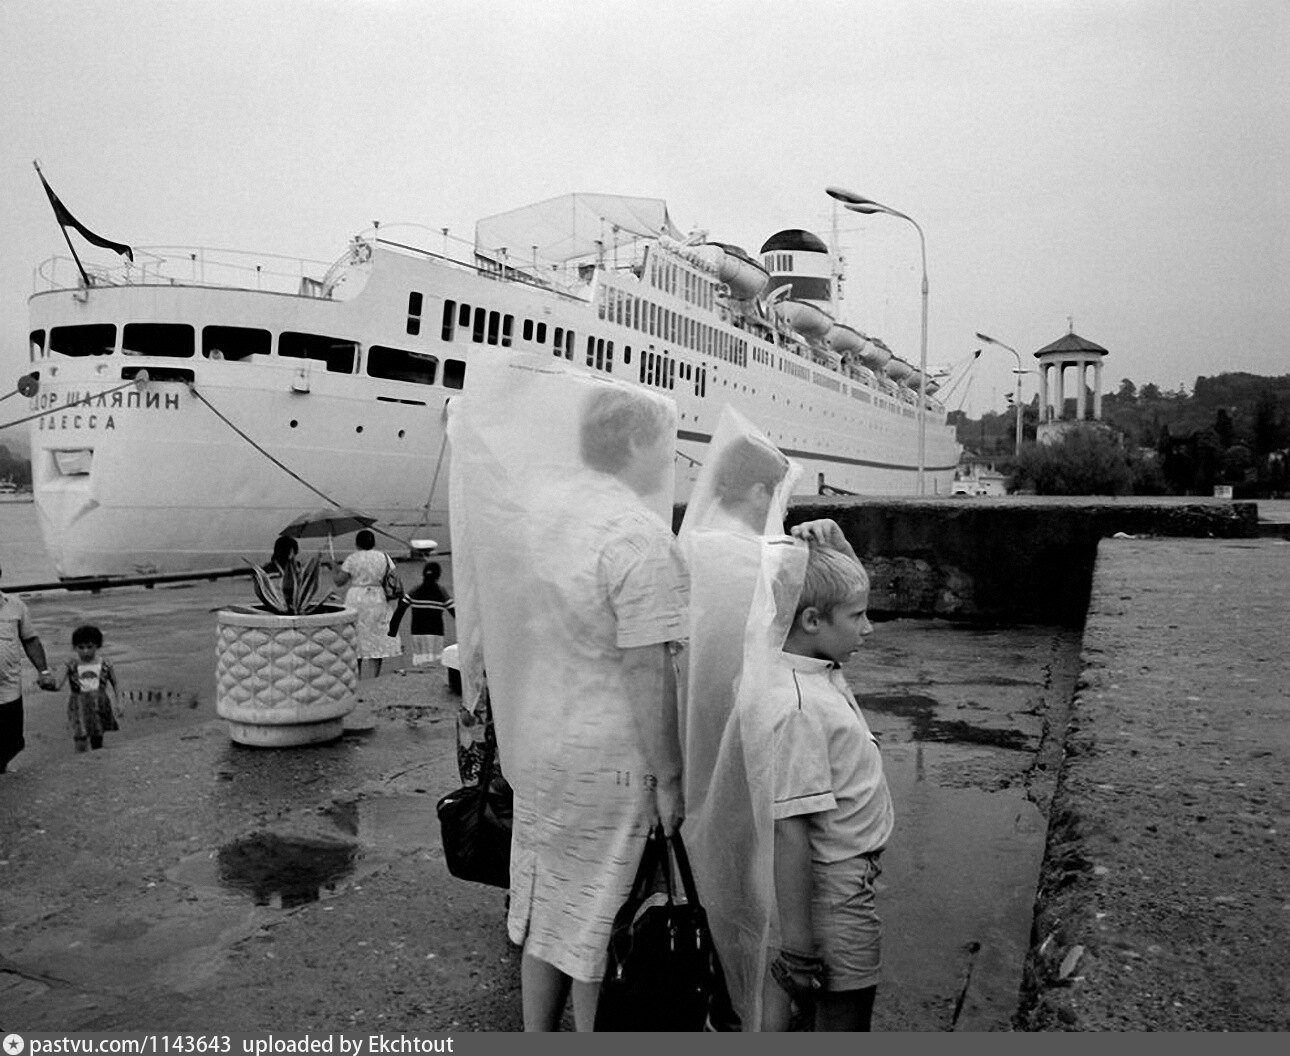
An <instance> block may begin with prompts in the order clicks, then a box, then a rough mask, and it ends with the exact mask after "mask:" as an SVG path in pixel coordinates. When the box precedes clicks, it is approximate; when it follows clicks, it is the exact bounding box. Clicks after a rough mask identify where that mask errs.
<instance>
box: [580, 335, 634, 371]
mask: <svg viewBox="0 0 1290 1056" xmlns="http://www.w3.org/2000/svg"><path fill="white" fill-rule="evenodd" d="M627 355H628V357H629V359H630V357H631V349H630V348H629V349H628V350H627ZM587 366H589V367H594V368H595V369H596V370H604V371H608V372H610V373H612V372H613V369H614V343H613V342H612V341H606V340H605V339H604V338H603V337H591V336H590V335H588V337H587Z"/></svg>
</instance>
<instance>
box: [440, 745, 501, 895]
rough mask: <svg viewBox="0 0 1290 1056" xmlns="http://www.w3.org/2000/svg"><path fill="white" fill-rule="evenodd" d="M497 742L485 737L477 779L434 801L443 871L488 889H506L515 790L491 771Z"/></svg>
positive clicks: (493, 768)
mask: <svg viewBox="0 0 1290 1056" xmlns="http://www.w3.org/2000/svg"><path fill="white" fill-rule="evenodd" d="M496 756H497V744H496V742H495V741H494V740H493V739H492V738H491V737H488V738H486V739H485V742H484V758H483V760H482V761H481V763H480V767H479V780H478V781H477V782H475V783H474V784H471V785H463V786H462V787H461V788H459V789H457V790H456V791H455V792H449V793H448V794H447V795H446V796H444V797H443V799H441V800H439V804H438V806H436V807H435V813H436V814H438V815H439V833H440V835H441V836H442V838H443V856H444V858H445V859H446V861H447V863H448V872H450V873H452V875H453V876H455V877H457V878H458V879H459V880H473V881H474V882H475V883H479V884H491V885H492V886H493V887H510V886H511V820H512V817H513V815H514V798H515V796H514V792H513V791H512V790H511V786H510V783H509V782H508V781H507V780H506V778H504V777H503V776H502V775H501V774H500V773H494V770H495V767H494V762H495V759H496Z"/></svg>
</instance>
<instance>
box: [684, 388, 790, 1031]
mask: <svg viewBox="0 0 1290 1056" xmlns="http://www.w3.org/2000/svg"><path fill="white" fill-rule="evenodd" d="M800 473H801V467H800V466H799V465H798V464H797V463H794V462H791V461H790V460H789V459H787V458H785V457H784V455H783V454H781V453H780V452H779V451H778V450H777V449H776V448H775V447H774V446H773V445H772V444H771V443H770V441H769V440H768V439H767V438H766V437H765V436H764V435H763V434H762V433H760V432H759V431H758V430H757V428H756V427H755V426H753V425H752V424H751V423H749V422H748V421H747V420H746V419H744V418H743V417H741V416H740V415H739V414H738V413H737V412H735V411H734V410H733V409H731V408H729V407H727V408H726V409H725V410H724V411H723V412H722V416H721V419H720V420H719V422H718V423H717V429H716V432H715V433H714V435H713V438H712V442H711V443H710V444H709V446H708V450H707V453H706V455H705V457H704V461H703V468H702V470H701V471H700V474H699V478H698V480H697V481H696V482H695V485H694V489H693V491H692V493H691V496H690V500H689V503H688V504H687V506H686V512H685V518H684V520H683V521H682V523H681V531H680V544H681V549H682V553H683V554H684V555H685V559H686V563H687V566H688V568H689V572H690V647H689V649H688V650H687V655H686V664H685V667H686V669H687V670H686V677H685V680H684V684H685V692H684V693H683V694H682V703H681V707H682V718H681V730H682V743H683V745H684V770H683V773H684V781H683V786H684V789H685V808H686V820H685V827H684V833H685V839H686V846H687V847H689V848H690V849H691V850H690V857H691V862H692V865H693V867H694V871H695V882H696V884H697V885H698V889H699V900H700V901H701V902H702V903H703V905H704V907H705V908H706V910H707V913H708V922H709V925H710V926H711V928H712V933H713V939H714V941H715V942H716V945H717V952H718V955H719V956H720V958H721V961H722V967H723V968H724V970H725V975H726V983H727V987H728V989H729V991H730V998H731V1002H732V1004H733V1005H734V1010H735V1012H736V1014H737V1015H738V1016H739V1018H740V1021H741V1023H742V1027H743V1029H744V1030H757V1029H759V1028H760V1024H761V997H762V980H763V978H764V976H765V972H766V965H767V957H768V950H769V949H770V948H771V946H772V944H777V941H778V940H777V935H776V932H777V927H778V925H777V914H776V910H775V883H774V831H775V823H774V818H773V816H772V805H773V800H774V770H773V753H772V747H773V736H774V719H773V716H772V715H771V714H769V713H768V712H767V710H766V708H765V706H764V700H763V699H762V697H761V695H760V692H759V690H760V688H761V687H762V686H764V685H765V684H766V671H767V668H768V665H769V664H770V663H771V662H772V660H773V658H774V657H775V655H776V654H777V653H778V651H779V649H780V647H781V646H782V645H783V642H784V638H785V636H786V634H787V632H788V621H789V619H790V618H791V616H792V613H793V607H794V604H795V603H796V600H797V596H798V594H799V593H800V592H801V584H802V576H803V573H804V570H805V566H806V548H805V547H803V546H800V545H796V544H795V543H794V541H793V539H792V538H791V537H789V536H787V535H785V534H784V513H785V509H786V507H787V502H788V496H789V495H790V494H791V492H792V488H793V485H794V483H795V482H796V480H797V478H798V476H799V475H800ZM779 612H782V613H783V615H782V616H781V615H777V613H779Z"/></svg>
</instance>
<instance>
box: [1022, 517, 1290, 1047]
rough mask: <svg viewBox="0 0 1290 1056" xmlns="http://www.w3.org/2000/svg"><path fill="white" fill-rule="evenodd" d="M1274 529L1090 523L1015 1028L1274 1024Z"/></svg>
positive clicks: (1286, 557) (1277, 736)
mask: <svg viewBox="0 0 1290 1056" xmlns="http://www.w3.org/2000/svg"><path fill="white" fill-rule="evenodd" d="M1288 641H1290V543H1288V542H1286V541H1285V540H1284V539H1279V538H1259V539H1254V540H1239V541H1238V540H1199V539H1146V540H1130V539H1106V540H1103V541H1102V542H1101V544H1100V545H1099V547H1098V555H1097V565H1096V572H1095V575H1094V578H1093V585H1092V600H1091V603H1090V606H1089V613H1088V619H1087V622H1086V624H1085V627H1084V644H1083V652H1082V669H1083V670H1082V673H1081V676H1080V681H1079V685H1078V687H1077V690H1076V694H1075V699H1074V701H1073V703H1072V706H1071V713H1070V714H1071V717H1070V726H1069V730H1068V732H1067V735H1066V750H1065V759H1064V761H1063V763H1062V768H1061V776H1060V778H1059V781H1058V787H1057V792H1056V795H1055V798H1054V801H1053V805H1052V811H1051V814H1050V817H1049V830H1048V844H1047V849H1046V851H1045V857H1044V865H1043V868H1042V872H1041V878H1040V884H1039V889H1038V893H1037V896H1036V915H1035V926H1034V932H1033V942H1032V947H1031V951H1030V954H1029V955H1028V958H1027V965H1026V983H1025V985H1024V987H1023V995H1022V1006H1021V1010H1020V1014H1019V1016H1018V1022H1017V1026H1018V1028H1019V1029H1026V1030H1170V1031H1178V1030H1206V1031H1253V1030H1262V1031H1285V1030H1287V1029H1290V650H1287V642H1288Z"/></svg>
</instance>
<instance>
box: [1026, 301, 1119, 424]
mask: <svg viewBox="0 0 1290 1056" xmlns="http://www.w3.org/2000/svg"><path fill="white" fill-rule="evenodd" d="M1109 354H1110V353H1108V352H1107V350H1106V349H1105V348H1103V347H1102V346H1101V345H1097V344H1094V343H1093V342H1092V341H1087V340H1085V339H1084V338H1082V337H1080V336H1079V334H1077V333H1075V330H1074V328H1073V327H1072V328H1071V330H1070V332H1069V333H1066V334H1063V335H1062V336H1061V337H1059V338H1058V339H1057V340H1056V341H1054V342H1053V343H1052V344H1051V345H1045V346H1044V347H1043V348H1041V349H1040V350H1039V351H1038V352H1036V353H1035V358H1036V359H1037V360H1039V424H1038V426H1037V427H1036V429H1035V439H1036V440H1037V441H1038V442H1039V443H1041V444H1052V443H1056V442H1057V441H1058V440H1060V439H1061V438H1062V437H1063V436H1064V435H1065V434H1066V433H1067V432H1069V431H1070V430H1071V429H1078V428H1086V427H1088V426H1089V425H1095V426H1101V422H1102V360H1103V359H1105V358H1106V357H1107V356H1108V355H1109ZM1090 367H1092V368H1093V384H1092V385H1091V386H1090V385H1089V383H1088V371H1089V368H1090ZM1068 371H1073V372H1074V378H1073V388H1074V394H1075V414H1074V417H1070V416H1068V415H1067V413H1066V391H1067V390H1066V379H1067V372H1068ZM1090 392H1091V393H1092V396H1093V399H1092V401H1090V400H1089V398H1088V397H1089V393H1090ZM1090 403H1091V405H1090ZM1090 412H1091V413H1090Z"/></svg>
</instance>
